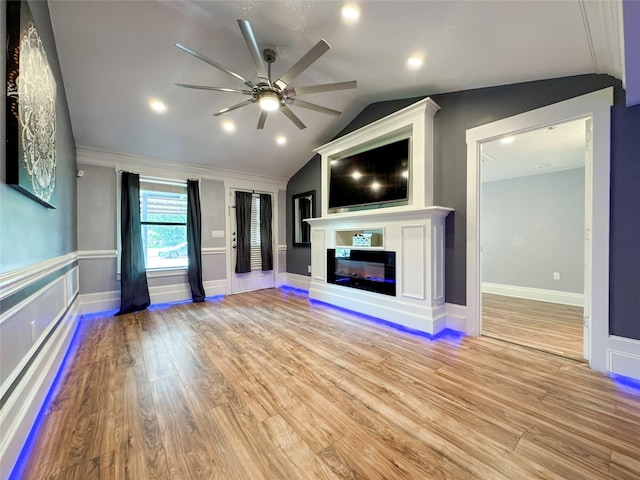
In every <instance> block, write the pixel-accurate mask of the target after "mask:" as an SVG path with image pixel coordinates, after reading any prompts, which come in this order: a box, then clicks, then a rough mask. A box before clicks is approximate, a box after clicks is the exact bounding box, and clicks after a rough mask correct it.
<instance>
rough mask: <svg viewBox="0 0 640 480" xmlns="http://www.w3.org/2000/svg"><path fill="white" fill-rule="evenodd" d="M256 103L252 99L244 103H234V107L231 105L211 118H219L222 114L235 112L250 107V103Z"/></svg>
mask: <svg viewBox="0 0 640 480" xmlns="http://www.w3.org/2000/svg"><path fill="white" fill-rule="evenodd" d="M256 102H257V100H255V99H253V98H252V99H251V100H245V101H244V102H240V103H236V104H235V105H231V106H230V107H227V108H223V109H222V110H220V111H219V112H216V113H214V114H213V116H214V117H219V116H220V115H222V114H223V113H227V112H230V111H231V110H236V109H238V108H242V107H245V106H247V105H251V104H252V103H256Z"/></svg>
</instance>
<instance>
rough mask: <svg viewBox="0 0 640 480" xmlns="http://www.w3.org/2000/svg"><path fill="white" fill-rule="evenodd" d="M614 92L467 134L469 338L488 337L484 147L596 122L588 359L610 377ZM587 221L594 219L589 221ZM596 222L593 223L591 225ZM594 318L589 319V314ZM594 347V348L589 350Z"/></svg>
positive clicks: (588, 198)
mask: <svg viewBox="0 0 640 480" xmlns="http://www.w3.org/2000/svg"><path fill="white" fill-rule="evenodd" d="M612 105H613V87H609V88H605V89H603V90H599V91H596V92H592V93H588V94H586V95H581V96H579V97H575V98H572V99H569V100H565V101H563V102H559V103H555V104H553V105H549V106H546V107H542V108H539V109H536V110H531V111H529V112H525V113H522V114H519V115H515V116H513V117H509V118H505V119H503V120H498V121H495V122H492V123H488V124H486V125H481V126H479V127H475V128H472V129H469V130H467V222H466V227H467V242H466V244H467V249H466V254H467V262H466V265H467V268H466V274H467V275H466V277H467V278H466V287H467V288H466V291H467V302H466V303H467V305H466V306H467V308H466V314H467V315H466V317H467V318H466V328H465V330H466V333H467V334H468V335H470V336H479V335H480V334H481V333H482V296H481V285H482V283H481V278H482V277H481V256H480V211H481V209H480V207H481V205H480V201H481V200H480V192H481V179H480V174H481V165H482V164H481V145H482V143H484V142H487V141H490V140H493V139H496V138H500V137H503V136H507V135H515V134H518V133H521V132H525V131H528V130H532V129H535V128H542V127H545V126H549V125H554V124H558V123H563V122H567V121H570V120H576V119H580V118H589V117H590V118H591V119H592V122H593V155H592V156H591V161H590V162H589V159H588V158H587V161H586V162H585V207H586V208H585V225H588V224H589V223H591V225H592V230H591V248H590V249H589V251H586V252H585V262H586V263H587V262H588V263H590V265H591V268H590V271H591V281H590V282H588V283H590V285H591V288H590V291H585V292H584V302H585V304H584V308H585V313H586V316H585V319H584V322H585V332H588V335H587V337H588V338H585V339H584V345H585V352H584V354H585V357H586V359H587V360H588V361H589V364H590V365H591V368H593V369H594V370H599V371H602V372H606V371H607V366H608V365H607V363H608V362H607V340H608V337H609V215H610V208H609V205H610V194H609V189H610V155H611V106H612ZM587 216H588V217H589V219H587ZM589 220H590V222H589ZM587 312H588V313H587ZM587 347H588V348H587Z"/></svg>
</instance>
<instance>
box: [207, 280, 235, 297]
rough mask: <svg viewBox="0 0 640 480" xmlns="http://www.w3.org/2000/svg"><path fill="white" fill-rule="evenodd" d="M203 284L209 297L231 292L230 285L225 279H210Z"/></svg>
mask: <svg viewBox="0 0 640 480" xmlns="http://www.w3.org/2000/svg"><path fill="white" fill-rule="evenodd" d="M203 285H204V291H205V293H206V295H207V297H217V296H218V295H226V294H227V293H229V286H228V285H227V281H226V280H225V279H222V280H209V281H206V282H203Z"/></svg>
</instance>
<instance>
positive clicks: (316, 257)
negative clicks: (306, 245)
mask: <svg viewBox="0 0 640 480" xmlns="http://www.w3.org/2000/svg"><path fill="white" fill-rule="evenodd" d="M311 245H313V248H312V251H311V276H312V277H313V278H315V279H316V280H320V281H323V282H324V281H325V280H326V278H327V251H326V246H325V245H326V241H325V230H324V229H323V228H316V229H313V230H312V233H311Z"/></svg>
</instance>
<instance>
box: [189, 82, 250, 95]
mask: <svg viewBox="0 0 640 480" xmlns="http://www.w3.org/2000/svg"><path fill="white" fill-rule="evenodd" d="M176 85H177V86H179V87H183V88H193V89H196V90H213V91H215V92H231V93H243V94H244V95H251V90H237V89H235V88H224V87H207V86H206V85H190V84H188V83H176Z"/></svg>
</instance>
